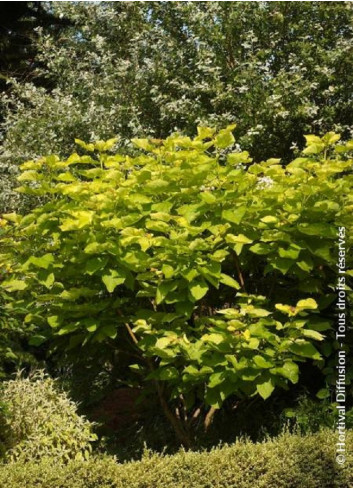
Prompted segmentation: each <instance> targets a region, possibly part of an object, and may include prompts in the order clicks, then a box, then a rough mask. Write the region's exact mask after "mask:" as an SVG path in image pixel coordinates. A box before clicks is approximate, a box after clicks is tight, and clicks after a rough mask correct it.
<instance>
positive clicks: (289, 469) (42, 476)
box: [0, 431, 353, 487]
mask: <svg viewBox="0 0 353 489" xmlns="http://www.w3.org/2000/svg"><path fill="white" fill-rule="evenodd" d="M347 434H348V436H347V454H348V457H347V462H346V465H345V466H344V467H343V468H341V467H339V466H337V465H336V464H335V442H336V435H335V434H334V433H333V432H330V431H323V432H320V433H317V434H315V435H310V436H304V437H301V436H299V435H290V434H283V435H281V436H280V437H279V438H277V439H274V440H269V441H266V442H263V443H257V444H254V443H252V442H250V441H239V442H237V443H235V444H234V445H232V446H226V447H223V448H216V449H213V450H212V451H211V452H202V453H197V452H179V453H177V454H176V455H172V456H160V455H156V454H154V455H150V454H147V455H145V456H144V458H143V459H142V460H141V461H138V462H128V463H125V464H117V463H116V462H115V461H114V459H113V458H111V457H107V456H104V457H100V458H92V459H90V461H73V462H72V463H70V464H68V465H62V466H58V465H57V463H56V461H55V463H53V461H52V460H50V459H46V460H42V461H41V462H40V464H35V463H33V462H31V463H27V464H25V465H23V464H22V463H15V464H11V465H5V466H2V467H0V485H1V486H2V487H352V485H353V455H352V454H353V450H352V448H353V433H352V432H348V433H347Z"/></svg>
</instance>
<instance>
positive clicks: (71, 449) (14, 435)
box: [1, 372, 95, 462]
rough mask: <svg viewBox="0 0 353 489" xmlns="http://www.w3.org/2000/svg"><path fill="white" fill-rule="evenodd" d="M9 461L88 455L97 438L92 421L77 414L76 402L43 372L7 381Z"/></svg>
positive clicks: (61, 458) (5, 395)
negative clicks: (93, 431)
mask: <svg viewBox="0 0 353 489" xmlns="http://www.w3.org/2000/svg"><path fill="white" fill-rule="evenodd" d="M1 397H2V401H3V402H4V404H5V406H6V418H5V424H6V428H7V431H6V435H7V436H6V442H5V444H6V445H7V447H8V448H9V449H8V452H7V454H6V457H7V459H8V461H11V462H14V461H16V460H20V461H21V462H25V461H35V460H38V459H40V458H42V457H45V456H50V457H53V458H55V460H56V462H60V461H61V462H65V461H68V460H71V459H75V460H83V459H85V458H86V459H87V458H88V457H89V455H90V452H91V444H90V442H91V441H93V440H94V439H95V435H94V434H93V433H92V427H91V425H90V423H89V422H88V421H87V420H85V419H84V418H83V417H82V416H79V415H78V414H77V412H76V411H77V407H76V405H75V403H73V402H72V401H70V399H68V397H67V396H66V394H65V393H64V392H60V391H59V390H58V388H57V387H56V386H55V382H54V381H53V380H52V379H51V378H49V377H47V376H46V375H45V374H44V373H43V372H36V373H35V374H33V375H32V376H31V377H30V378H22V377H21V376H18V377H17V378H16V379H15V380H11V381H8V382H5V383H4V387H3V391H2V396H1Z"/></svg>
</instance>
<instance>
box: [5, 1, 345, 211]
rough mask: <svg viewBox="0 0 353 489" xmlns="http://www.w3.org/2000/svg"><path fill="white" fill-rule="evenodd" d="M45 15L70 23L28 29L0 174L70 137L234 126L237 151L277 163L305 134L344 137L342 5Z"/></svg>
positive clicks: (58, 5) (200, 5) (186, 5)
mask: <svg viewBox="0 0 353 489" xmlns="http://www.w3.org/2000/svg"><path fill="white" fill-rule="evenodd" d="M50 9H51V12H53V13H54V14H55V15H57V16H60V17H64V18H68V19H69V20H70V21H71V25H68V26H66V27H63V28H61V29H54V30H52V32H51V33H49V34H44V33H43V31H42V30H41V28H40V26H38V30H37V36H36V39H37V40H36V41H35V42H36V46H35V47H36V49H37V50H38V54H37V57H36V59H35V60H33V61H32V63H33V66H34V69H33V74H32V79H31V80H29V79H28V77H27V78H26V79H25V80H22V79H21V76H20V74H19V76H18V78H17V79H13V80H9V84H8V90H7V92H6V94H4V96H3V101H4V107H5V108H7V111H6V116H5V120H4V124H3V130H4V133H5V134H4V148H3V154H2V157H1V160H2V168H4V169H5V170H6V169H7V168H12V169H13V168H14V167H13V165H14V164H17V163H19V162H21V161H23V160H24V159H28V158H33V157H35V156H39V155H42V154H49V153H60V154H62V155H64V156H68V155H69V154H70V153H71V152H72V151H73V150H74V144H73V138H72V135H73V134H74V135H75V136H76V137H79V138H81V139H84V140H86V139H89V140H94V139H100V138H110V137H115V136H116V135H118V136H119V137H120V138H121V141H120V144H121V145H122V146H124V145H125V144H127V141H128V140H129V139H130V138H133V137H143V135H146V134H147V135H150V136H153V137H157V138H160V137H166V136H167V135H168V134H170V133H171V132H172V131H175V130H181V131H184V132H185V133H186V134H187V135H192V134H193V133H194V131H195V129H196V125H200V124H202V125H211V126H218V127H223V126H225V125H226V124H229V123H232V122H234V121H235V122H237V123H238V129H237V131H238V133H237V139H238V142H239V144H240V145H241V147H242V148H243V149H244V150H248V151H250V152H251V154H252V155H253V156H255V157H256V159H257V160H259V159H261V158H264V159H267V158H269V157H273V156H274V157H282V158H283V157H285V158H286V160H287V161H288V160H289V159H290V158H291V155H292V149H291V146H292V145H294V148H296V147H297V146H298V145H299V146H300V147H301V145H303V143H304V141H303V139H302V135H303V134H307V133H315V134H319V133H322V134H323V133H324V132H326V131H329V130H335V131H336V132H340V133H341V134H342V135H343V138H349V137H351V136H350V131H351V130H352V124H351V110H350V105H351V85H352V69H351V63H352V61H351V60H352V57H351V43H352V22H351V21H352V3H351V2H239V3H238V2H218V1H216V2H169V3H161V2H50ZM41 81H42V82H43V81H44V84H45V87H43V86H40V83H41ZM11 171H12V170H11ZM2 180H4V181H5V183H4V184H2V187H3V188H4V189H5V190H6V193H5V194H1V195H3V197H1V201H0V202H2V203H1V206H2V208H3V209H8V208H9V207H10V206H12V208H13V209H14V208H18V205H19V202H18V198H17V200H16V199H15V196H16V194H13V193H11V194H9V189H10V188H12V186H11V185H10V184H9V182H12V181H13V179H12V178H11V174H10V175H8V174H7V173H4V175H3V177H2ZM13 199H15V200H13ZM21 202H22V201H21ZM26 205H27V203H26Z"/></svg>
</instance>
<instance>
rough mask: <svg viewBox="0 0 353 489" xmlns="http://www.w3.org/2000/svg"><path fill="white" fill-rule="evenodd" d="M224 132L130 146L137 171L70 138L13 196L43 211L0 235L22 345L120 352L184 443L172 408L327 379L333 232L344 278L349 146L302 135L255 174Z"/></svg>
mask: <svg viewBox="0 0 353 489" xmlns="http://www.w3.org/2000/svg"><path fill="white" fill-rule="evenodd" d="M233 130H234V126H233V125H232V126H228V127H226V128H225V129H222V130H220V131H218V132H217V131H216V130H215V129H212V128H209V127H199V129H198V135H197V136H196V137H195V138H194V139H191V138H189V137H186V136H182V135H180V134H173V135H171V136H170V137H168V138H167V139H165V140H160V139H148V138H146V139H134V140H133V141H132V142H133V144H134V145H135V147H136V149H137V153H136V155H135V156H134V157H131V156H129V155H126V154H124V153H123V152H120V153H114V152H112V151H111V149H112V148H114V145H115V142H116V140H115V139H111V140H108V141H106V142H105V141H97V142H95V143H85V142H83V141H81V140H77V143H78V145H79V146H80V147H81V151H80V154H78V153H73V154H72V155H71V156H69V157H68V158H60V157H59V156H54V155H51V156H48V157H44V158H40V159H35V160H31V161H28V162H26V163H24V164H23V165H22V166H21V169H22V173H21V175H20V176H19V178H18V180H19V182H20V185H21V186H20V187H19V188H18V191H19V192H23V193H25V194H29V195H38V196H40V197H42V198H45V200H46V203H45V204H44V205H42V206H39V207H37V208H35V209H34V210H33V211H32V212H30V213H28V214H25V215H19V214H15V213H12V214H6V215H4V216H3V218H4V219H3V221H2V224H3V234H2V238H1V245H2V248H3V250H4V253H3V254H2V255H1V262H2V263H7V264H10V265H9V268H8V269H7V273H6V275H5V277H4V278H5V280H3V282H2V284H1V286H2V289H3V290H4V291H5V292H6V293H7V294H8V295H9V301H8V304H7V308H8V310H9V311H11V310H12V311H14V313H15V312H16V311H19V312H20V313H21V315H22V317H23V320H24V323H25V324H26V325H27V326H28V328H29V330H30V331H34V332H35V334H34V336H33V338H32V342H33V344H41V343H43V342H45V341H47V340H54V342H55V343H56V345H57V348H61V349H63V348H68V349H71V350H72V349H74V348H77V347H80V348H81V347H84V346H85V345H87V346H91V347H92V348H96V351H97V354H99V352H101V348H100V344H101V343H102V342H104V344H108V345H110V347H111V348H112V349H114V348H116V349H119V350H123V351H125V352H126V353H129V352H130V354H131V357H132V358H134V359H135V360H134V361H131V363H132V365H131V374H130V376H129V379H125V381H128V380H132V381H134V382H138V383H141V384H144V385H145V384H146V383H147V384H149V383H150V384H151V386H152V387H153V388H156V389H157V393H158V395H159V397H160V401H161V403H162V407H163V409H164V410H165V413H166V415H167V416H168V418H169V419H170V420H171V422H172V423H173V424H174V427H175V428H176V430H179V435H180V436H181V437H183V436H184V435H185V433H184V434H183V430H184V428H182V427H180V422H179V421H180V419H179V420H178V418H177V417H175V416H174V415H173V413H172V412H171V408H173V409H174V407H175V408H176V409H178V412H179V413H180V412H181V410H183V411H185V418H186V417H188V416H190V419H191V421H190V422H192V420H193V419H194V417H193V416H194V415H195V416H196V414H195V413H200V409H201V411H202V412H204V409H205V407H211V408H212V409H213V410H214V409H219V408H220V407H221V406H222V404H223V402H224V401H225V399H227V398H228V397H229V396H235V397H237V398H238V399H242V398H247V397H252V396H256V395H260V396H261V397H262V398H264V399H266V398H268V397H269V396H270V395H271V394H272V392H273V391H274V389H275V388H276V387H277V388H284V389H287V388H288V387H289V386H290V384H292V383H296V382H298V378H299V374H300V365H301V364H303V362H307V361H312V362H314V365H315V366H316V367H317V368H323V367H324V365H325V363H324V360H323V356H324V355H327V354H330V352H331V350H332V339H330V340H328V341H327V340H325V337H327V335H330V329H331V327H332V324H333V320H334V315H333V309H332V303H333V301H334V299H335V295H334V294H333V292H332V291H333V290H334V288H335V284H336V278H337V277H336V276H337V271H336V268H337V267H336V262H337V256H336V245H337V240H338V228H339V227H345V228H346V234H345V236H346V249H347V264H346V266H347V269H350V271H349V272H347V273H348V274H351V275H352V270H351V269H352V260H351V258H350V254H349V250H350V249H351V245H352V236H353V233H352V231H353V229H352V228H353V222H352V208H353V207H352V206H353V202H352V185H353V179H352V159H351V152H352V148H353V145H352V142H351V141H350V142H348V143H346V144H338V141H339V139H340V137H339V135H337V134H335V133H333V132H330V133H327V134H326V135H325V136H324V137H322V138H320V137H318V136H314V135H308V136H306V141H307V147H306V149H305V150H304V153H303V155H302V157H299V158H296V159H295V160H293V161H292V162H291V163H289V164H287V165H282V164H281V161H280V160H279V159H275V158H271V159H268V160H266V161H262V162H259V163H256V162H253V160H252V158H251V157H250V156H249V153H248V152H232V150H231V148H232V146H233V144H234V136H233V133H232V131H233ZM347 280H348V279H347ZM330 349H331V350H330ZM80 351H82V350H80ZM80 354H81V353H80ZM136 358H137V361H136ZM325 373H326V375H327V376H328V381H329V382H330V381H332V378H333V376H334V369H333V368H332V367H330V366H329V365H328V366H326V370H325ZM330 378H331V380H330ZM211 412H212V411H211Z"/></svg>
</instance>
